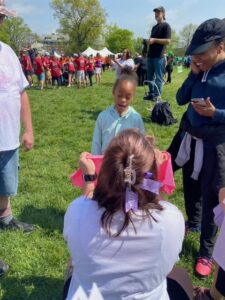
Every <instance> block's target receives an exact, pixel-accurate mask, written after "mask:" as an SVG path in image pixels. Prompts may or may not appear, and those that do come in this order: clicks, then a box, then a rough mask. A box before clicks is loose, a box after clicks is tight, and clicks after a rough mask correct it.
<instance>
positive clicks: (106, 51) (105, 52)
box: [82, 47, 114, 57]
mask: <svg viewBox="0 0 225 300" xmlns="http://www.w3.org/2000/svg"><path fill="white" fill-rule="evenodd" d="M97 53H99V54H100V55H101V56H103V57H105V56H108V55H114V53H112V52H111V51H109V49H107V48H106V47H104V48H103V49H102V50H99V51H98V50H95V49H93V48H91V47H88V48H87V49H86V50H85V51H84V52H82V54H83V55H87V56H90V55H93V56H96V54H97Z"/></svg>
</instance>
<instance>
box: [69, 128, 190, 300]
mask: <svg viewBox="0 0 225 300" xmlns="http://www.w3.org/2000/svg"><path fill="white" fill-rule="evenodd" d="M159 153H160V152H159V151H156V150H155V149H154V145H153V138H152V137H148V136H144V135H143V134H141V133H139V131H137V130H134V129H126V130H124V131H123V132H121V133H120V134H119V135H117V136H116V137H115V138H114V139H113V140H112V141H111V143H110V144H109V146H108V148H107V150H106V152H105V155H104V158H103V164H102V167H101V170H100V174H99V176H98V181H97V185H96V187H95V183H96V182H95V181H94V180H96V176H95V172H96V170H95V165H94V163H93V161H92V160H91V159H88V153H87V152H85V153H82V154H81V157H80V167H81V169H82V170H83V173H84V174H85V176H84V179H85V186H84V195H83V196H81V197H79V198H77V199H76V200H75V201H73V202H72V203H71V205H70V206H69V208H68V210H67V212H66V215H65V219H64V238H65V240H66V241H67V243H68V247H69V250H70V254H71V260H72V266H73V272H72V279H71V282H70V284H69V291H68V295H67V297H66V299H67V300H71V299H73V297H75V295H76V293H77V291H78V290H79V288H81V287H82V289H83V290H84V292H85V293H86V294H87V295H88V297H89V295H90V292H91V290H92V287H93V284H94V286H95V287H96V286H97V289H98V291H99V292H100V293H101V295H102V298H103V299H104V300H119V299H126V300H128V299H129V300H135V299H139V300H140V299H142V300H143V299H151V300H154V299H155V300H164V299H165V300H166V299H176V300H178V299H182V300H185V299H192V286H191V282H190V280H189V279H188V277H187V275H186V273H185V272H184V270H182V269H173V268H174V265H175V263H176V262H177V261H178V260H179V253H180V251H181V248H182V242H183V238H184V218H183V215H182V213H181V212H180V211H179V210H178V208H177V207H176V206H174V205H173V204H171V203H169V202H167V201H165V200H163V199H162V197H161V196H160V195H159V188H160V183H159V182H158V181H157V180H156V178H157V161H159V158H160V154H161V153H160V154H159Z"/></svg>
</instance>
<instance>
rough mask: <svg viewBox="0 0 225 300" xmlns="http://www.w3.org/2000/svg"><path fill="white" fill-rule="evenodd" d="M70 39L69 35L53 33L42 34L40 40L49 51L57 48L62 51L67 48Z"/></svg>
mask: <svg viewBox="0 0 225 300" xmlns="http://www.w3.org/2000/svg"><path fill="white" fill-rule="evenodd" d="M68 41H69V38H68V36H66V35H62V34H59V33H52V34H46V35H44V36H42V37H41V41H40V42H41V43H42V44H43V48H44V49H46V50H47V51H51V50H52V49H56V50H57V51H58V52H62V51H63V49H64V48H65V43H66V42H68Z"/></svg>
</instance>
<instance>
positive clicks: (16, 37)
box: [0, 17, 36, 54]
mask: <svg viewBox="0 0 225 300" xmlns="http://www.w3.org/2000/svg"><path fill="white" fill-rule="evenodd" d="M35 38H36V36H35V34H33V33H32V31H31V29H30V28H29V27H28V26H27V25H26V24H25V23H24V21H23V19H22V18H19V17H18V18H10V19H8V20H7V21H5V22H4V24H3V25H2V26H1V28H0V40H1V41H3V42H5V43H7V44H8V45H10V46H11V47H12V48H13V49H14V51H15V52H16V53H17V54H18V53H19V51H20V50H21V49H22V48H23V47H27V45H28V44H29V43H32V42H34V40H35Z"/></svg>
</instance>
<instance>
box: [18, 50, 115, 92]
mask: <svg viewBox="0 0 225 300" xmlns="http://www.w3.org/2000/svg"><path fill="white" fill-rule="evenodd" d="M111 61H112V60H111V57H110V56H106V57H101V56H100V54H99V53H97V55H96V56H95V57H94V56H93V55H90V56H89V57H87V56H84V55H83V54H82V53H80V54H73V55H71V56H65V55H64V54H61V55H59V54H58V53H57V52H56V51H52V53H51V54H50V53H49V52H45V54H40V52H38V51H37V50H36V51H35V49H31V48H30V49H27V50H23V51H21V56H20V62H21V65H22V68H23V71H24V74H25V76H26V78H27V80H28V82H29V86H30V87H32V86H33V75H36V76H37V79H38V85H39V86H38V87H39V88H40V90H43V89H44V87H49V86H52V87H54V88H55V87H56V86H57V87H58V88H61V87H62V86H67V87H72V86H73V85H75V84H77V86H78V88H80V87H82V86H83V87H86V86H93V77H94V76H95V79H96V80H95V82H96V84H100V83H101V75H102V73H103V71H104V70H105V69H106V68H109V66H110V65H111Z"/></svg>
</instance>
